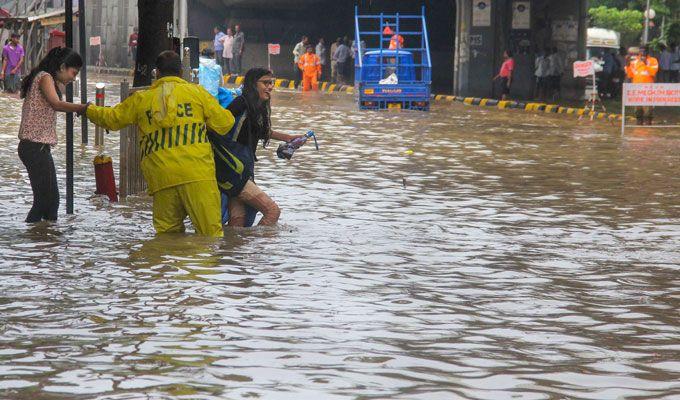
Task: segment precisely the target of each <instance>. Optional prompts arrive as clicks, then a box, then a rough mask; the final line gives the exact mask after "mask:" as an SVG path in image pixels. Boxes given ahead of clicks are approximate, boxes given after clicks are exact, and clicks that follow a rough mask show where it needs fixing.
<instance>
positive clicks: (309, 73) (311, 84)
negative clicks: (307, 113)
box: [298, 46, 321, 92]
mask: <svg viewBox="0 0 680 400" xmlns="http://www.w3.org/2000/svg"><path fill="white" fill-rule="evenodd" d="M312 50H313V49H312V46H307V52H306V53H305V54H303V55H302V56H300V61H299V62H298V67H299V68H300V70H302V90H303V91H304V92H307V91H310V90H319V78H321V60H320V59H319V56H317V55H316V54H314V52H313V51H312Z"/></svg>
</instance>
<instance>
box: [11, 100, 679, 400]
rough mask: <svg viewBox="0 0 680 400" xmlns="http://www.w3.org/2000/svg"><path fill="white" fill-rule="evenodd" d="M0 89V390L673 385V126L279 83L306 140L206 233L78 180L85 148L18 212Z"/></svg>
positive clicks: (283, 392) (368, 390) (23, 188)
mask: <svg viewBox="0 0 680 400" xmlns="http://www.w3.org/2000/svg"><path fill="white" fill-rule="evenodd" d="M109 95H115V88H113V87H112V88H111V90H110V93H109ZM0 103H1V104H2V106H3V107H4V108H5V110H6V111H5V113H4V116H3V117H2V128H0V142H1V143H2V146H0V160H2V162H1V164H0V168H1V170H0V172H1V177H0V182H1V184H0V205H1V206H2V207H3V209H4V210H5V212H4V213H2V215H1V217H0V218H1V220H0V246H1V247H2V249H3V256H2V262H1V264H0V267H1V269H0V271H1V272H0V278H1V279H0V282H2V283H1V284H0V285H2V286H1V287H2V290H1V292H0V320H1V321H2V324H1V325H0V398H12V399H38V398H39V399H49V398H87V399H90V398H92V399H139V398H145V396H144V394H148V395H149V396H150V397H151V398H191V399H222V398H274V399H321V398H322V399H345V398H394V399H402V398H403V399H414V398H419V399H421V398H422V399H451V398H479V399H489V398H494V399H501V398H537V399H538V398H588V399H610V398H622V397H630V398H668V399H670V398H673V397H674V396H675V397H677V396H680V385H678V382H679V381H680V357H679V356H678V355H679V354H680V353H679V351H680V348H679V347H678V343H680V330H679V327H680V318H679V317H678V311H677V310H678V307H679V306H680V298H679V297H678V292H677V288H678V284H680V280H679V279H678V270H679V269H680V268H679V264H680V251H679V250H678V249H679V248H680V223H679V217H680V178H679V177H678V174H677V171H678V170H679V167H680V159H679V157H680V156H679V155H680V132H663V133H660V132H648V131H645V130H642V129H637V130H631V132H630V133H629V134H628V135H627V136H626V137H624V138H622V137H620V135H619V134H618V129H617V127H615V126H611V125H607V124H605V123H591V122H585V121H582V122H579V121H575V120H572V119H568V118H565V117H564V116H552V117H551V116H546V115H534V114H527V113H521V112H513V111H507V112H496V111H490V110H485V109H480V108H475V107H465V106H463V105H458V104H456V105H441V104H435V105H434V107H433V110H432V112H431V113H429V114H426V113H411V112H402V113H394V112H390V113H375V112H362V113H359V112H357V111H356V110H355V106H354V104H352V103H351V101H350V100H349V98H347V97H336V96H331V95H318V96H315V95H311V96H301V95H294V94H291V93H279V94H278V95H277V97H276V98H275V104H274V125H275V127H277V128H282V130H286V129H289V130H292V131H295V132H302V131H304V130H306V129H307V128H313V129H315V130H316V131H317V132H318V134H319V137H320V145H321V151H319V152H316V151H314V150H313V149H312V147H306V148H303V149H302V150H300V151H299V152H297V153H296V154H295V157H294V158H293V160H292V161H283V160H278V159H276V157H275V155H274V149H275V147H276V146H275V145H273V144H272V145H271V146H270V147H269V148H268V149H266V150H262V149H260V150H259V154H260V159H261V161H260V162H259V164H258V182H259V183H260V184H261V185H262V186H263V188H264V189H265V190H266V191H267V192H268V193H269V194H271V195H272V197H273V198H274V199H275V200H276V201H277V202H279V204H280V205H281V207H282V209H283V215H282V220H281V222H282V223H281V225H280V226H278V227H277V228H273V229H271V228H270V229H260V228H255V229H227V230H226V232H225V233H226V235H225V238H224V239H222V240H213V239H206V238H200V237H195V236H193V235H168V236H162V237H154V235H153V230H152V227H151V211H150V210H151V207H150V200H149V199H148V198H146V197H144V196H141V197H133V198H130V199H128V200H127V201H126V202H122V203H119V204H109V203H107V202H106V201H105V200H102V199H100V198H91V194H92V192H93V191H94V187H95V184H94V174H93V168H92V164H91V161H92V158H93V157H94V155H95V151H94V150H93V149H91V148H90V147H86V148H83V149H80V148H78V149H77V151H76V162H77V166H76V183H75V187H76V191H77V196H76V204H75V209H76V214H75V215H73V216H66V215H63V210H64V207H63V206H62V213H61V215H60V220H59V222H58V223H56V224H47V223H45V224H38V225H35V226H30V227H29V226H27V225H26V224H24V223H23V219H24V217H25V215H26V213H27V212H28V209H29V207H30V201H31V190H30V187H29V185H28V177H27V174H26V172H25V171H24V168H23V166H22V165H21V163H20V161H19V160H18V157H17V156H16V145H17V139H16V132H17V131H18V117H17V115H19V111H20V106H21V104H20V103H19V102H18V101H16V100H12V99H7V98H0ZM62 131H63V126H62ZM106 140H107V147H108V150H109V151H110V152H114V151H115V150H116V149H117V146H118V142H117V136H116V135H115V134H113V133H112V134H111V135H109V136H107V138H106ZM61 142H62V143H63V142H64V139H63V138H61ZM54 154H55V160H57V163H58V166H57V168H58V172H59V178H60V187H61V189H62V195H63V188H64V187H65V184H64V181H63V176H64V165H65V164H64V158H65V156H64V146H63V145H60V146H59V147H58V148H56V149H55V153H54ZM114 158H116V159H117V157H114ZM62 204H65V202H64V201H62Z"/></svg>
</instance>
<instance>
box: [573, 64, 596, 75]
mask: <svg viewBox="0 0 680 400" xmlns="http://www.w3.org/2000/svg"><path fill="white" fill-rule="evenodd" d="M593 74H595V62H594V61H593V60H588V61H575V62H574V78H577V77H579V76H581V77H585V76H590V75H593Z"/></svg>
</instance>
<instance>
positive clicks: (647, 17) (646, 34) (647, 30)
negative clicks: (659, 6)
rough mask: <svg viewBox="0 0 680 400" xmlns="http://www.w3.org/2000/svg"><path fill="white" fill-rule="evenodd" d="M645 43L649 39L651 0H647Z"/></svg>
mask: <svg viewBox="0 0 680 400" xmlns="http://www.w3.org/2000/svg"><path fill="white" fill-rule="evenodd" d="M642 40H643V44H647V42H648V41H649V0H647V8H646V9H645V33H644V36H643V39H642Z"/></svg>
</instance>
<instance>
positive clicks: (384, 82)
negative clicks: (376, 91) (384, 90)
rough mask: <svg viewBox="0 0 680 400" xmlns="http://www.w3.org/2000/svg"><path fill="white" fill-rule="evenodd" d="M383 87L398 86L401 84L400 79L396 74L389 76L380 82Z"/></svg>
mask: <svg viewBox="0 0 680 400" xmlns="http://www.w3.org/2000/svg"><path fill="white" fill-rule="evenodd" d="M379 83H380V84H381V85H396V84H398V83H399V78H397V74H396V73H392V75H390V76H388V77H387V78H385V79H381V80H380V82H379Z"/></svg>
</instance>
